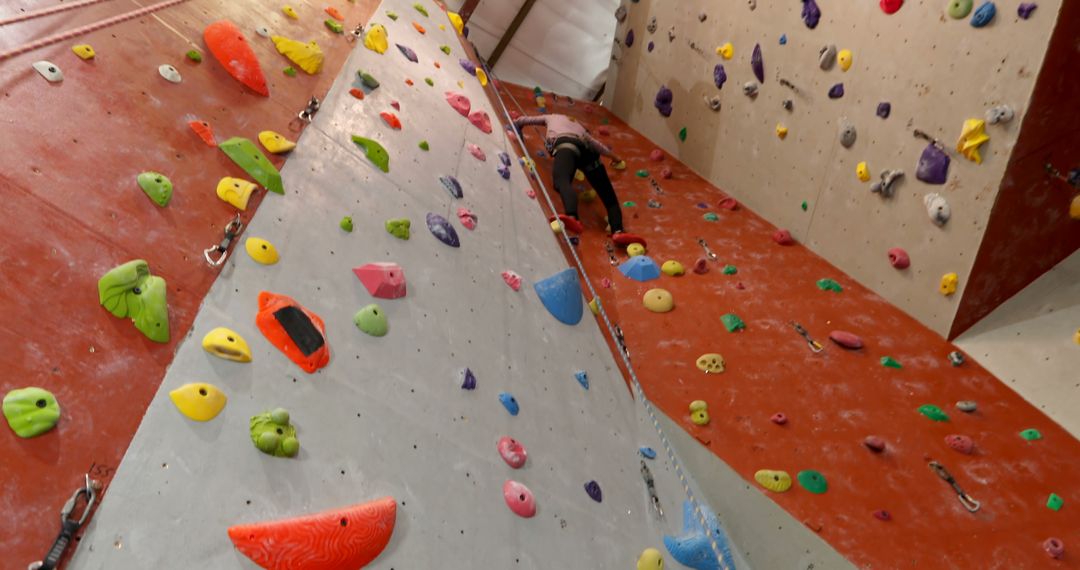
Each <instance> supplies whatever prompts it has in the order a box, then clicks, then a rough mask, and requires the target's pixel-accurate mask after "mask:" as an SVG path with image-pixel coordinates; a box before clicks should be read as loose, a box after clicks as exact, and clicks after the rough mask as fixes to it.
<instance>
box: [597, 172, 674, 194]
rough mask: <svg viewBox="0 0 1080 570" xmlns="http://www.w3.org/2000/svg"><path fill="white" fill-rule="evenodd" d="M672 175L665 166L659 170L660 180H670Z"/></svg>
mask: <svg viewBox="0 0 1080 570" xmlns="http://www.w3.org/2000/svg"><path fill="white" fill-rule="evenodd" d="M673 175H674V173H673V172H672V171H671V169H670V168H668V167H666V166H665V167H663V168H661V169H660V178H662V179H664V180H670V179H671V177H672V176H673ZM593 192H595V190H593Z"/></svg>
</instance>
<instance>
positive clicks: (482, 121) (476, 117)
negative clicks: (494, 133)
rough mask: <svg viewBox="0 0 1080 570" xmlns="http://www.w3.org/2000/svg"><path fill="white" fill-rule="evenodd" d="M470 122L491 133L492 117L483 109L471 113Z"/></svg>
mask: <svg viewBox="0 0 1080 570" xmlns="http://www.w3.org/2000/svg"><path fill="white" fill-rule="evenodd" d="M469 122H470V123H472V124H473V125H475V126H476V128H478V129H480V130H481V131H483V132H485V133H487V134H489V135H490V134H491V118H490V117H488V114H487V113H485V112H483V111H473V112H472V113H469Z"/></svg>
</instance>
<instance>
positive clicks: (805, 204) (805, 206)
mask: <svg viewBox="0 0 1080 570" xmlns="http://www.w3.org/2000/svg"><path fill="white" fill-rule="evenodd" d="M809 207H810V205H809V204H807V203H806V200H803V201H802V206H801V208H802V211H804V212H805V211H806V209H807V208H809Z"/></svg>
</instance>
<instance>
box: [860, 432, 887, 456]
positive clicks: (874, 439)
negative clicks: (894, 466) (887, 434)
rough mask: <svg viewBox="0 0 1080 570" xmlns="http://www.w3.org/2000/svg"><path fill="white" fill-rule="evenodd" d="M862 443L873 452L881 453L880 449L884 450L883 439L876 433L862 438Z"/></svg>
mask: <svg viewBox="0 0 1080 570" xmlns="http://www.w3.org/2000/svg"><path fill="white" fill-rule="evenodd" d="M863 445H865V446H866V448H867V449H869V450H870V451H873V452H874V453H881V452H882V451H885V440H884V439H881V438H880V437H878V436H876V435H868V436H866V439H864V440H863Z"/></svg>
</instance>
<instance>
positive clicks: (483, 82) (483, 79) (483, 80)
mask: <svg viewBox="0 0 1080 570" xmlns="http://www.w3.org/2000/svg"><path fill="white" fill-rule="evenodd" d="M476 78H477V79H479V80H480V86H481V87H487V84H488V78H487V72H485V71H484V70H483V69H480V68H479V67H477V68H476Z"/></svg>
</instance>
